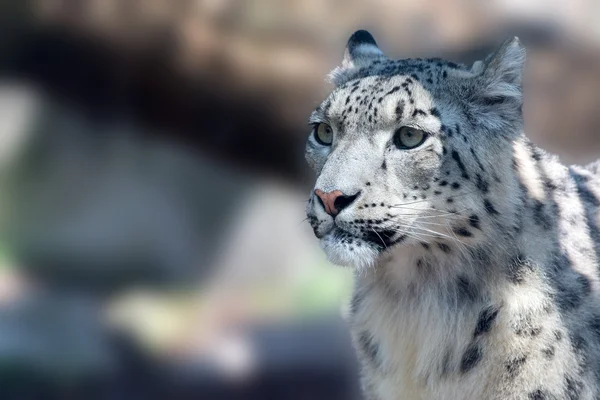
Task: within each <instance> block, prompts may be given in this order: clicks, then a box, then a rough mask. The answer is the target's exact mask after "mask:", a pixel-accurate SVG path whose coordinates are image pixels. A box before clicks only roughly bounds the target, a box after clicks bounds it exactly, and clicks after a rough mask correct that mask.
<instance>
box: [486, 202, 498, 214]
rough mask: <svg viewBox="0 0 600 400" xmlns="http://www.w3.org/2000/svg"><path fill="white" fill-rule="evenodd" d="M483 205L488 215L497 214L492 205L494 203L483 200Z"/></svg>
mask: <svg viewBox="0 0 600 400" xmlns="http://www.w3.org/2000/svg"><path fill="white" fill-rule="evenodd" d="M483 206H484V207H485V211H486V212H487V213H488V214H490V215H498V214H499V213H498V211H497V210H496V208H495V207H494V205H493V204H492V203H491V202H490V201H489V200H488V199H485V200H483Z"/></svg>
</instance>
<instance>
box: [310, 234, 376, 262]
mask: <svg viewBox="0 0 600 400" xmlns="http://www.w3.org/2000/svg"><path fill="white" fill-rule="evenodd" d="M347 240H348V238H347V237H343V236H340V235H339V234H336V233H329V234H327V235H325V236H324V237H323V238H321V240H320V244H321V248H322V249H323V251H324V252H325V254H326V255H327V259H328V260H329V261H330V262H332V263H334V264H336V265H341V266H344V267H354V268H357V269H364V268H369V267H373V266H374V265H375V263H376V261H377V259H378V258H379V255H380V254H381V250H380V249H379V247H377V246H375V245H373V244H372V243H370V242H367V241H364V240H362V239H358V238H355V237H352V238H351V240H352V243H350V244H349V243H348V241H347Z"/></svg>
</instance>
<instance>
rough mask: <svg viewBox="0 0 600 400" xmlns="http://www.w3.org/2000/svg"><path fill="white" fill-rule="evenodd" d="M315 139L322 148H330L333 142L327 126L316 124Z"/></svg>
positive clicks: (331, 130) (329, 127) (329, 128)
mask: <svg viewBox="0 0 600 400" xmlns="http://www.w3.org/2000/svg"><path fill="white" fill-rule="evenodd" d="M315 139H316V140H317V142H319V143H320V144H322V145H324V146H330V145H331V142H333V129H331V126H329V125H327V124H318V125H317V126H316V127H315Z"/></svg>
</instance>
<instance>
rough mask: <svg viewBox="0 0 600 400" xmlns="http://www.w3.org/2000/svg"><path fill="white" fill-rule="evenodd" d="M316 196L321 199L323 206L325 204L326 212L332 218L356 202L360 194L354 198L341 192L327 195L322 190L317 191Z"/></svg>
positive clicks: (332, 192)
mask: <svg viewBox="0 0 600 400" xmlns="http://www.w3.org/2000/svg"><path fill="white" fill-rule="evenodd" d="M315 194H316V195H317V196H318V197H319V199H321V204H323V208H325V212H326V213H327V214H329V215H331V216H335V215H337V214H338V213H339V212H340V211H342V210H343V209H344V208H346V207H347V206H349V205H350V204H351V203H352V202H353V201H354V200H356V198H357V197H358V195H359V194H360V192H359V193H356V194H354V195H352V196H346V195H344V194H343V193H342V192H341V191H339V190H333V191H331V192H329V193H325V192H324V191H322V190H321V189H316V190H315Z"/></svg>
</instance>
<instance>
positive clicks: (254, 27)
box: [0, 0, 600, 400]
mask: <svg viewBox="0 0 600 400" xmlns="http://www.w3.org/2000/svg"><path fill="white" fill-rule="evenodd" d="M361 28H362V29H368V30H370V31H371V32H372V33H373V34H374V36H375V38H376V39H377V40H378V42H379V45H380V47H381V48H382V49H384V51H385V52H386V53H387V54H388V55H389V56H390V57H393V58H405V57H427V56H442V57H445V58H448V59H451V60H453V61H460V62H466V63H470V62H473V61H474V60H476V59H480V58H483V57H484V56H485V55H486V54H487V53H488V52H489V51H491V50H492V49H493V48H494V47H495V46H496V45H498V44H499V43H500V42H501V41H502V40H503V39H505V38H507V37H511V36H515V35H517V36H519V37H520V38H521V40H522V41H523V42H524V44H525V45H526V46H527V48H528V52H529V53H528V54H529V58H528V64H527V70H526V78H525V98H526V102H525V107H524V112H525V124H526V127H527V132H528V134H529V136H530V137H531V138H532V139H533V140H534V141H535V142H536V143H538V144H539V145H541V146H542V147H544V148H545V149H547V150H550V151H552V152H555V153H558V154H559V155H560V156H561V158H562V159H563V161H565V162H568V163H585V162H587V161H590V160H593V159H595V158H597V157H599V156H600V140H599V136H598V135H599V132H600V2H598V1H596V0H569V1H566V0H564V1H556V0H555V1H538V0H530V1H516V0H493V1H487V2H480V1H475V0H449V1H442V0H371V1H369V2H366V1H358V0H319V1H317V0H288V1H282V0H245V1H243V0H139V1H135V0H47V1H43V0H40V1H35V0H0V232H1V235H0V398H1V399H79V398H86V399H110V400H112V399H186V398H194V399H233V400H236V399H244V400H254V399H290V400H296V399H298V400H299V399H349V400H352V399H360V394H359V391H358V382H357V370H358V366H357V365H356V360H355V357H354V354H353V351H352V348H351V345H350V340H349V336H348V333H347V330H346V327H345V325H344V322H343V315H344V312H345V304H346V303H347V301H348V297H349V293H350V291H351V288H352V272H351V271H350V270H349V269H342V268H337V267H333V266H331V265H328V264H327V262H326V260H325V258H324V256H323V255H322V254H321V251H320V249H319V248H318V245H317V241H316V239H314V238H313V235H312V232H311V230H310V228H309V226H308V224H307V223H306V222H304V206H305V201H306V200H307V198H308V193H309V191H310V189H311V187H312V179H313V177H312V175H311V172H310V171H309V170H308V169H307V167H306V166H305V165H304V160H303V151H304V142H305V140H306V136H307V134H308V129H307V125H306V120H307V116H308V115H309V113H310V112H311V111H312V109H313V108H314V107H315V106H316V105H318V103H319V102H320V101H321V100H322V99H323V98H324V96H325V95H326V94H327V92H328V91H329V90H330V89H331V88H330V87H329V85H328V84H327V83H326V82H325V81H324V77H325V75H326V74H327V73H328V72H329V71H330V70H331V69H332V68H333V67H335V66H336V65H337V64H338V63H339V62H340V61H341V57H342V54H343V49H344V46H345V42H346V40H347V38H348V37H349V35H350V34H351V33H352V32H353V31H355V30H356V29H361Z"/></svg>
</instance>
